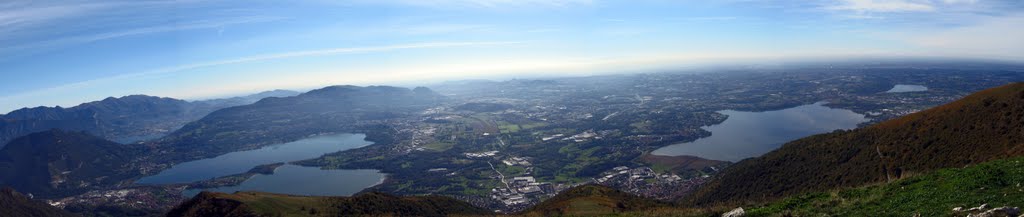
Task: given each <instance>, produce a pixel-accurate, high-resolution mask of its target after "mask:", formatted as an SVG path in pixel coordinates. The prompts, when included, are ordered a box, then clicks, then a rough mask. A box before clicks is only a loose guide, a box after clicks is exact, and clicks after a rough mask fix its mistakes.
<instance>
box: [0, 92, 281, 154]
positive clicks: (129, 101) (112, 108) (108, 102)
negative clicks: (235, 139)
mask: <svg viewBox="0 0 1024 217" xmlns="http://www.w3.org/2000/svg"><path fill="white" fill-rule="evenodd" d="M297 94H298V92H294V91H286V90H275V91H267V92H262V93H258V94H253V95H249V96H244V97H233V98H227V99H214V100H204V101H194V102H189V101H184V100H179V99H172V98H165V97H154V96H145V95H132V96H125V97H120V98H114V97H110V98H107V99H104V100H101V101H95V102H88V103H84V104H81V105H78V106H75V107H70V108H62V107H59V106H58V107H36V108H24V109H19V110H16V111H12V112H10V113H8V114H6V115H0V147H3V145H5V144H7V142H10V141H11V140H13V139H14V138H17V137H19V136H24V135H28V134H30V133H34V132H40V131H45V130H49V129H54V128H56V129H64V130H71V131H85V132H88V133H89V134H92V135H96V136H99V137H102V138H105V139H109V140H113V141H117V142H121V143H133V142H137V141H142V140H148V139H155V138H159V137H161V136H163V135H166V134H167V133H170V132H172V131H174V130H176V129H178V128H180V127H181V126H183V125H185V123H188V122H191V121H195V120H198V119H199V118H202V117H203V116H206V115H207V114H209V113H210V112H213V111H215V110H218V109H222V108H227V107H231V106H238V105H245V104H251V103H253V102H256V101H258V100H260V99H263V98H267V97H286V96H294V95H297Z"/></svg>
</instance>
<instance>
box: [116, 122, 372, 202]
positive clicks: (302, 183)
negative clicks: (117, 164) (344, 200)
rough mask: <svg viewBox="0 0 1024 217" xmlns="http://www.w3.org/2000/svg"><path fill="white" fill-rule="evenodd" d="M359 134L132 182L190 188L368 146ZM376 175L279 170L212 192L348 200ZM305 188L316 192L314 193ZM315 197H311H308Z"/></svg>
mask: <svg viewBox="0 0 1024 217" xmlns="http://www.w3.org/2000/svg"><path fill="white" fill-rule="evenodd" d="M365 138H366V135H365V134H333V135H323V136H316V137H311V138H307V139H303V140H299V141H294V142H289V143H283V144H277V145H271V146H266V147H263V148H259V149H255V150H247V151H237V152H231V153H228V154H224V155H220V156H217V157H214V158H208V159H202V160H195V161H189V162H185V163H181V164H177V165H174V166H173V167H171V168H170V169H167V170H164V171H161V172H160V173H158V174H156V175H152V176H147V177H143V178H142V179H139V180H138V181H136V183H139V184H178V183H191V182H195V181H201V180H207V179H211V178H217V177H222V176H228V175H234V174H239V173H244V172H247V171H249V170H250V169H252V168H253V167H255V166H259V165H264V164H271V163H278V162H291V161H298V160H306V159H312V158H317V157H320V156H322V155H324V154H328V153H334V152H338V151H344V150H348V149H353V148H359V147H363V146H367V145H370V144H372V142H370V141H366V140H365ZM383 177H384V174H382V173H380V172H378V171H376V170H321V169H320V168H317V167H302V166H296V165H284V166H281V167H279V168H277V170H275V173H274V174H273V175H256V176H253V178H251V179H249V180H246V181H245V182H243V183H242V184H241V185H239V186H234V187H224V188H218V189H211V190H215V191H221V190H223V191H232V192H233V191H234V189H239V190H251V191H264V192H272V193H284V194H311V195H339V196H341V195H349V194H352V193H355V192H358V191H360V190H362V189H364V188H366V187H368V186H372V185H374V184H375V183H378V182H380V180H381V179H382V178H383ZM310 189H319V190H318V191H317V192H313V191H310ZM313 193H316V194H313Z"/></svg>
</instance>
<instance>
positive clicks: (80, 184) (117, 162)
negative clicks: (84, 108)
mask: <svg viewBox="0 0 1024 217" xmlns="http://www.w3.org/2000/svg"><path fill="white" fill-rule="evenodd" d="M145 152H146V151H145V150H144V147H136V146H129V145H122V144H118V143H115V142H111V141H107V140H104V139H102V138H98V137H95V136H92V135H89V134H86V133H84V132H72V131H63V130H57V129H53V130H49V131H43V132H38V133H33V134H29V135H27V136H23V137H19V138H18V139H15V140H14V141H12V142H11V143H10V144H9V145H7V146H5V147H3V148H2V149H0V186H10V187H13V188H15V189H18V191H21V192H25V193H31V194H34V195H35V196H37V197H41V198H55V197H63V196H69V195H75V194H80V193H83V192H85V191H88V190H92V189H99V188H104V187H110V186H116V185H120V184H124V183H122V181H123V180H125V179H128V178H131V177H134V176H137V175H138V172H137V171H135V170H133V169H132V168H131V166H132V165H130V164H129V162H131V160H132V159H135V158H136V157H137V156H138V155H141V154H143V153H145Z"/></svg>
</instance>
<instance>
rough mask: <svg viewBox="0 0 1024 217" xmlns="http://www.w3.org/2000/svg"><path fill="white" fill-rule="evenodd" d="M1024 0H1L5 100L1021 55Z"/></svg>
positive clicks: (1, 99)
mask: <svg viewBox="0 0 1024 217" xmlns="http://www.w3.org/2000/svg"><path fill="white" fill-rule="evenodd" d="M1022 8H1024V3H1021V2H1016V1H1010V0H1002V1H985V0H821V1H744V0H734V1H720V2H713V3H708V2H700V1H629V2H625V1H599V0H556V1H532V0H527V1H508V0H426V1H405V0H384V1H361V0H351V1H346V0H341V1H297V2H289V3H278V2H264V1H257V2H246V3H245V4H239V3H235V2H219V1H146V2H135V1H129V2H121V1H90V2H63V3H54V2H33V1H13V2H6V3H0V31H3V32H5V33H4V34H2V35H0V65H2V68H0V71H3V75H2V76H3V78H4V79H3V82H2V83H0V112H3V113H6V112H8V111H11V110H15V109H19V108H23V107H36V106H55V105H59V106H64V107H69V106H74V105H78V104H80V103H83V102H88V101H93V100H100V99H103V98H106V97H110V96H115V97H116V96H125V95H133V94H145V95H153V96H161V97H173V98H179V99H204V98H216V97H218V96H235V95H244V94H246V93H256V92H260V91H265V90H273V89H291V90H295V89H299V90H302V89H313V88H317V87H323V86H328V85H341V84H351V85H382V84H383V85H388V84H391V85H394V84H415V83H417V82H419V83H427V82H440V81H446V80H466V79H502V78H505V79H507V78H517V77H522V78H531V77H535V76H549V77H552V76H553V77H566V76H585V75H600V74H613V73H616V74H617V73H633V72H659V71H666V70H674V69H685V68H687V67H693V66H700V65H708V64H721V63H724V62H733V61H735V62H789V61H799V60H808V59H822V58H824V59H843V58H857V57H897V58H921V57H923V58H965V59H980V60H999V61H1012V62H1018V63H1019V62H1020V61H1021V60H1022V59H1024V52H1021V50H1024V43H1022V41H1021V40H1019V38H1024V30H1022V29H1021V28H1015V27H1020V26H1024V13H1022V12H1021V11H1022V10H1021V9H1022Z"/></svg>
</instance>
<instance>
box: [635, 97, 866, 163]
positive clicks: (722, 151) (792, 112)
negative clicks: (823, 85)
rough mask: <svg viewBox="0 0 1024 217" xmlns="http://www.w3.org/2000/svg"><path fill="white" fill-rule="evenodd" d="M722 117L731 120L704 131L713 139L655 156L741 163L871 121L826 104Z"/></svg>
mask: <svg viewBox="0 0 1024 217" xmlns="http://www.w3.org/2000/svg"><path fill="white" fill-rule="evenodd" d="M719 113H722V114H725V115H728V116H729V117H728V118H727V119H726V120H725V121H724V122H722V123H721V124H717V125H712V126H707V127H703V129H705V130H707V131H710V132H711V136H709V137H705V138H701V139H697V140H695V141H693V142H688V143H680V144H673V145H669V146H666V147H662V148H659V149H657V150H655V151H654V152H652V153H653V154H655V155H667V156H681V155H689V156H697V157H701V158H705V159H712V160H724V161H732V162H737V161H739V160H742V159H745V158H749V157H757V156H761V155H762V154H764V153H767V152H770V151H772V150H775V149H776V148H778V147H779V146H782V144H784V143H786V142H789V141H793V140H796V139H799V138H803V137H807V136H810V135H815V134H821V133H826V132H831V131H833V130H837V129H853V128H856V127H857V124H860V123H862V122H865V121H868V119H867V118H865V117H864V115H861V114H857V113H855V112H853V111H850V110H845V109H833V108H828V107H825V106H824V103H815V104H810V105H803V106H797V107H793V108H788V109H783V110H776V111H765V112H743V111H733V110H725V111H719Z"/></svg>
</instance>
